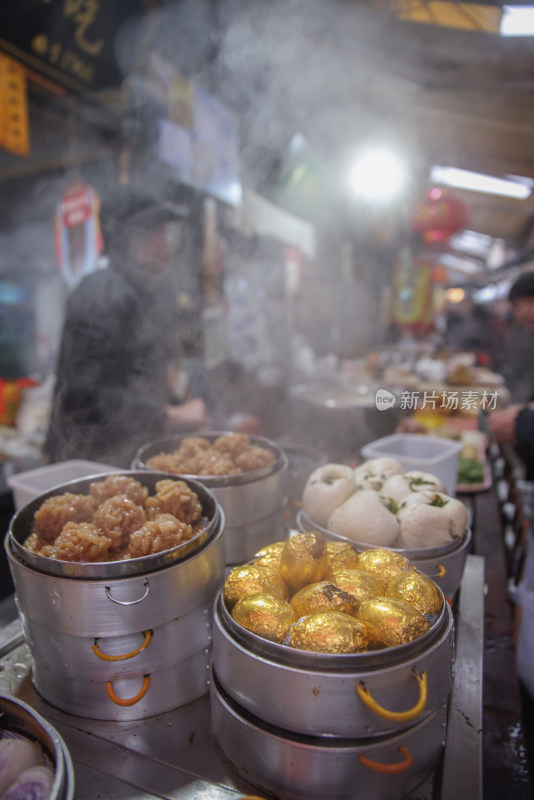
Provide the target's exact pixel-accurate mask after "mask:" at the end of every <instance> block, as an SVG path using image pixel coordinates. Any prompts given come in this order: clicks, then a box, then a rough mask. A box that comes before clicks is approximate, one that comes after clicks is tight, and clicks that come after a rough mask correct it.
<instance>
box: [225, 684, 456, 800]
mask: <svg viewBox="0 0 534 800" xmlns="http://www.w3.org/2000/svg"><path fill="white" fill-rule="evenodd" d="M210 703H211V730H212V734H213V737H214V739H215V741H216V742H217V744H218V745H219V747H220V749H221V750H222V752H223V753H224V755H225V757H226V758H227V760H228V761H229V762H230V763H231V764H232V766H233V767H234V769H235V770H236V771H237V772H238V773H239V774H240V775H241V776H242V777H243V778H245V779H246V780H247V781H249V783H252V784H253V785H254V786H256V787H257V788H258V789H259V791H261V792H262V794H266V795H269V796H275V797H276V798H278V800H332V798H335V799H336V800H354V799H355V798H356V797H357V798H358V800H400V798H402V797H406V795H407V794H409V793H410V792H411V791H413V790H414V789H416V787H417V786H419V784H420V783H421V782H422V781H423V780H424V779H425V778H426V777H427V776H428V775H430V773H431V772H432V770H433V769H435V768H436V767H437V765H438V763H439V760H440V758H441V755H442V753H443V750H444V745H445V735H446V708H445V707H444V706H442V707H440V708H439V709H438V710H436V711H435V712H434V713H433V714H430V715H429V716H427V717H425V718H424V719H423V720H421V722H419V723H417V724H415V725H413V726H412V727H411V728H407V729H405V730H403V731H402V732H401V733H398V734H393V735H390V736H384V737H377V738H374V739H346V738H338V737H328V736H302V735H299V734H294V733H288V732H287V731H285V730H283V729H281V728H277V727H274V726H272V725H269V724H267V723H265V722H264V721H263V720H261V719H260V718H258V717H255V716H253V715H251V714H250V713H249V712H247V711H246V710H245V709H243V708H242V707H240V706H239V705H238V704H237V703H235V702H234V701H233V700H232V698H231V697H230V696H229V695H228V694H227V693H226V692H225V691H224V689H223V688H222V686H221V685H220V683H219V682H218V680H217V676H216V675H215V674H214V673H213V672H212V674H211V681H210Z"/></svg>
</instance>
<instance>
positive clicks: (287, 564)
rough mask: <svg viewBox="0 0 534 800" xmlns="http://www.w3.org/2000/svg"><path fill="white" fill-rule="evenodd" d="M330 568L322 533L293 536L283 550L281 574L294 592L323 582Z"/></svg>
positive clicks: (310, 532) (311, 532) (309, 532)
mask: <svg viewBox="0 0 534 800" xmlns="http://www.w3.org/2000/svg"><path fill="white" fill-rule="evenodd" d="M327 567H328V556H327V550H326V542H325V538H324V536H323V534H322V533H319V532H318V531H308V532H307V533H296V534H295V535H294V536H291V538H289V539H288V540H287V542H286V543H285V545H284V549H283V550H282V559H281V562H280V574H281V575H282V578H283V579H284V581H285V582H286V583H287V585H288V586H289V587H290V588H291V589H292V590H293V591H298V589H302V587H303V586H307V585H308V583H317V581H322V580H323V578H324V576H325V574H326V570H327Z"/></svg>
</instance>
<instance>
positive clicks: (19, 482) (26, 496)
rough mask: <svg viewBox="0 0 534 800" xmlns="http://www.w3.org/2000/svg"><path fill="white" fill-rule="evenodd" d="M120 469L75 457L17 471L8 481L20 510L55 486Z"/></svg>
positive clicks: (16, 505)
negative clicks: (24, 470)
mask: <svg viewBox="0 0 534 800" xmlns="http://www.w3.org/2000/svg"><path fill="white" fill-rule="evenodd" d="M118 471H119V467H112V466H110V464H100V463H99V462H98V461H86V460H84V459H73V460H71V461H61V462H60V463H59V464H48V465H47V466H45V467H38V468H37V469H30V470H27V471H26V472H17V473H15V474H14V475H10V476H9V478H8V479H7V483H8V485H9V487H10V489H12V490H13V501H14V503H15V509H16V510H17V511H18V510H19V509H20V508H22V507H23V506H25V505H26V503H29V502H30V500H33V499H34V498H35V497H39V495H41V494H43V492H46V491H48V489H52V487H53V486H59V485H60V484H62V483H67V482H68V481H72V480H75V479H76V478H86V477H88V476H89V475H98V474H99V473H103V472H118Z"/></svg>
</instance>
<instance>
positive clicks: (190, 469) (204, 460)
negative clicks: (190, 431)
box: [146, 433, 276, 476]
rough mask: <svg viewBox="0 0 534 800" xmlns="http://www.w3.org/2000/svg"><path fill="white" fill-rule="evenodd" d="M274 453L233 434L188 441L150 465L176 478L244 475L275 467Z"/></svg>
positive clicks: (164, 453) (241, 434) (148, 461)
mask: <svg viewBox="0 0 534 800" xmlns="http://www.w3.org/2000/svg"><path fill="white" fill-rule="evenodd" d="M275 459H276V456H275V454H274V453H273V452H271V450H268V449H267V448H266V447H261V446H260V445H256V444H253V443H252V442H251V440H250V439H249V437H248V436H247V435H246V434H244V433H229V434H224V435H222V436H219V437H218V438H217V439H215V441H214V442H210V441H209V439H206V438H205V437H202V436H187V437H185V438H184V439H183V440H182V441H181V443H180V446H179V447H178V448H176V449H175V450H172V451H170V452H163V451H162V452H160V453H158V454H156V455H154V456H152V457H151V458H149V459H148V460H147V462H146V464H147V466H148V467H150V469H156V470H160V471H162V472H171V473H174V474H176V475H205V476H210V475H212V476H215V475H240V474H241V473H243V472H250V471H252V470H255V469H259V468H260V467H265V466H267V465H268V464H272V463H273V462H274V461H275Z"/></svg>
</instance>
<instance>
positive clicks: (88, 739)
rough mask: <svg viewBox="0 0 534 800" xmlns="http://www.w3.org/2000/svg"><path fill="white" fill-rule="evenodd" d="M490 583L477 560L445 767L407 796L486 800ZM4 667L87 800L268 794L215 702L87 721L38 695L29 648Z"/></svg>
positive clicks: (461, 635) (4, 681)
mask: <svg viewBox="0 0 534 800" xmlns="http://www.w3.org/2000/svg"><path fill="white" fill-rule="evenodd" d="M483 587H484V569H483V559H482V558H481V557H480V556H468V561H467V564H466V569H465V574H464V579H463V583H462V589H461V591H460V593H459V603H458V614H457V624H456V642H457V655H456V667H455V679H454V684H453V689H452V694H451V701H450V704H449V713H448V737H447V744H446V747H445V757H444V762H443V769H442V770H441V771H437V772H436V774H435V775H434V774H432V775H431V776H429V778H428V779H426V780H425V781H424V782H423V783H422V784H420V786H419V787H418V788H417V789H416V790H415V791H414V792H413V793H411V794H410V795H408V798H406V799H405V800H436V799H437V797H438V795H439V793H440V791H441V796H443V797H452V796H456V795H458V796H460V795H461V792H460V791H459V787H460V786H462V785H463V786H467V787H468V789H469V792H468V796H469V798H470V800H481V798H482V785H481V778H480V776H481V763H482V730H481V728H482V722H481V720H482V694H481V692H482V647H483V625H484V618H483V597H484V594H483V591H484V590H483ZM7 627H9V626H7ZM2 633H3V631H2V630H0V653H1V652H2V639H1V637H2ZM12 641H15V642H16V639H12ZM0 667H1V669H0V692H5V693H10V694H12V695H14V696H17V697H20V698H21V699H22V700H24V701H25V702H28V703H29V704H30V705H31V706H32V707H33V708H35V709H36V710H37V711H38V713H40V714H42V715H43V716H44V717H45V718H46V719H48V720H50V721H51V723H52V724H53V725H54V727H55V728H56V729H57V730H59V732H60V733H61V735H62V736H63V738H64V740H65V742H66V744H67V747H68V749H69V752H70V754H71V757H72V759H73V763H74V769H75V776H76V797H77V799H78V800H93V798H96V797H105V798H118V799H120V800H134V798H135V800H154V798H156V797H157V798H163V799H164V800H166V799H167V800H231V799H232V798H234V800H240V799H241V798H243V797H244V796H246V795H247V794H252V795H258V794H259V795H260V796H263V797H265V793H262V792H258V790H257V789H254V787H252V786H251V785H250V784H248V783H247V782H246V781H244V780H243V779H242V778H241V777H240V776H239V775H238V774H237V773H236V772H235V770H234V769H233V768H232V767H231V766H230V765H229V764H228V762H227V761H226V759H225V758H224V756H223V755H222V754H221V752H220V751H219V750H218V748H217V746H216V745H215V743H214V741H213V738H212V736H211V732H210V707H209V700H208V698H207V697H203V698H200V699H199V700H196V701H194V702H193V703H189V704H188V705H187V706H183V707H182V708H180V709H176V710H174V711H171V712H167V713H165V714H160V715H157V716H154V717H149V718H147V719H144V720H143V721H142V722H141V721H140V722H131V721H130V722H101V721H97V720H87V719H85V718H82V717H73V716H71V715H69V714H66V713H64V712H61V711H59V710H57V709H55V708H53V707H52V706H50V705H48V704H47V703H46V702H45V701H43V700H42V699H41V698H40V697H39V696H38V695H37V693H36V692H35V690H34V689H33V686H32V683H31V667H30V656H29V650H28V648H27V646H26V645H25V644H22V645H17V644H14V646H13V647H12V649H10V650H9V651H8V652H7V653H5V654H4V656H3V657H2V658H0ZM466 676H468V677H467V678H466ZM466 796H467V795H466Z"/></svg>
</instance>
